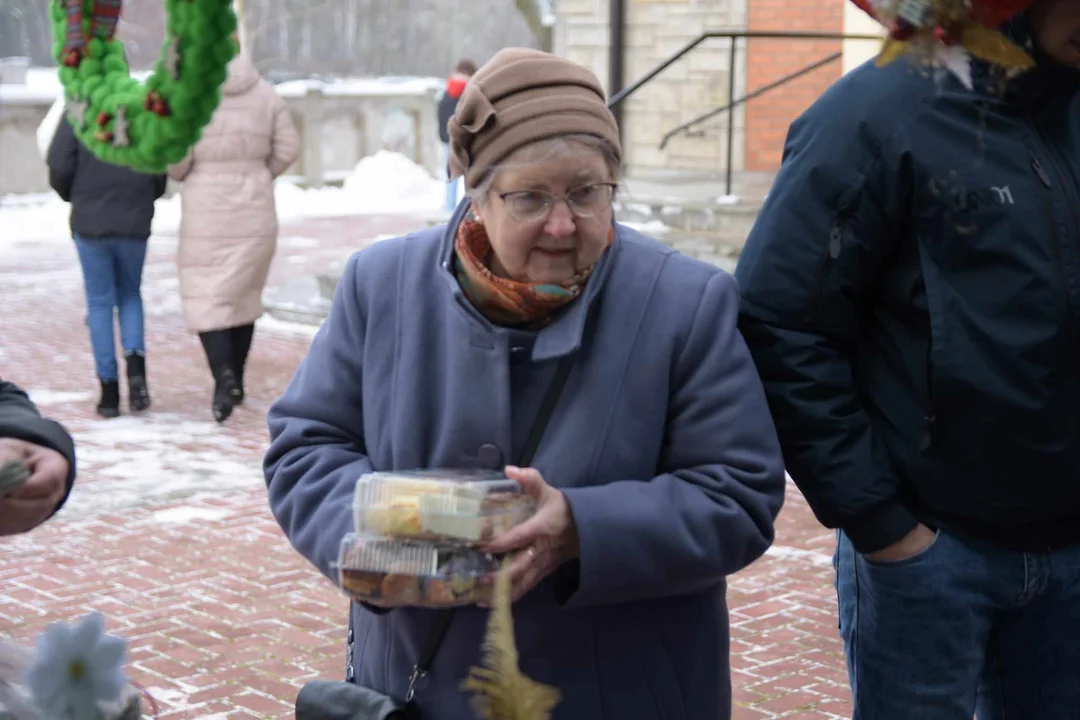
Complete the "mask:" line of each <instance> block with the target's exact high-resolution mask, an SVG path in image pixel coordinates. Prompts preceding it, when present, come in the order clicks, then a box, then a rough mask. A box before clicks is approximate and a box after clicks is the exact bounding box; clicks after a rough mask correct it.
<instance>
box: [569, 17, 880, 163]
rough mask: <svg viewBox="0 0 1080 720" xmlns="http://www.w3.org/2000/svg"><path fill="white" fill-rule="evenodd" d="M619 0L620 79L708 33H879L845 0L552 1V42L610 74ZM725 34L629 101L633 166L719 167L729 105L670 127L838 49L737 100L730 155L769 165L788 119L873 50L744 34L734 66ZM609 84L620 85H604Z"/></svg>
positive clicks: (627, 128) (856, 44) (625, 116)
mask: <svg viewBox="0 0 1080 720" xmlns="http://www.w3.org/2000/svg"><path fill="white" fill-rule="evenodd" d="M613 2H621V3H622V8H623V10H622V13H623V18H624V27H623V39H624V42H623V64H624V71H623V86H626V85H629V84H631V83H632V82H634V81H635V80H637V79H638V78H641V77H642V76H644V75H645V74H647V73H648V72H649V71H650V70H652V69H653V68H654V67H656V66H657V65H658V64H659V63H661V62H663V61H664V60H666V59H668V58H670V57H671V56H672V55H673V54H675V53H677V52H678V51H679V50H680V49H681V48H682V47H684V46H685V45H686V44H687V43H689V42H692V41H693V40H694V39H695V38H697V37H699V36H700V35H701V34H702V33H704V32H707V31H730V32H744V31H749V32H764V33H767V32H790V31H793V30H799V31H817V32H824V33H830V34H836V35H840V34H866V33H879V32H880V28H879V27H878V26H877V25H876V23H874V21H873V20H871V19H870V18H868V17H866V16H865V15H864V14H863V13H862V12H861V11H859V10H858V8H856V7H855V6H854V5H853V4H852V3H851V2H850V0H557V1H556V17H557V24H556V28H555V52H557V53H559V54H561V55H564V56H566V57H568V58H570V59H572V60H575V61H577V62H580V63H582V64H584V65H586V66H587V67H590V68H592V69H593V70H594V71H595V72H596V74H597V75H598V76H599V77H600V78H601V80H602V81H604V82H605V83H606V84H608V85H610V81H609V69H610V68H609V62H610V48H611V39H612V32H611V23H610V20H611V17H612V3H613ZM730 42H731V41H730V40H728V39H727V38H711V39H708V40H705V41H704V42H703V43H702V44H701V45H699V46H698V47H697V48H695V49H694V50H691V51H690V52H689V53H688V54H687V55H685V56H684V57H682V58H681V59H680V60H678V61H676V62H675V63H674V64H673V65H671V66H670V67H668V68H667V69H665V70H664V71H662V72H661V73H660V74H659V75H657V76H656V77H655V78H653V79H652V80H651V81H649V82H648V83H647V84H645V85H644V86H643V87H642V88H641V89H640V90H638V91H637V92H636V93H634V94H633V95H631V96H630V97H629V98H628V99H627V100H625V101H624V103H623V108H622V125H623V142H624V146H625V148H624V151H625V156H626V166H627V169H628V170H629V171H630V172H632V173H635V174H639V175H654V176H655V175H662V174H663V173H668V172H673V171H675V172H680V173H688V172H689V173H699V172H700V173H702V174H703V175H709V174H712V173H722V172H723V171H724V170H725V168H726V167H727V162H728V158H727V155H728V153H727V148H728V136H727V128H728V115H727V113H721V114H719V115H717V116H715V117H713V118H711V119H709V120H707V121H704V122H702V123H701V124H699V125H697V126H695V127H694V128H693V129H692V130H691V131H690V132H686V133H679V134H677V135H675V136H673V137H672V138H671V139H670V140H669V141H668V142H667V144H666V145H665V146H664V147H663V148H661V147H660V146H661V141H662V140H663V138H664V136H665V134H666V133H668V132H670V131H671V130H672V129H674V128H676V127H678V126H679V125H681V124H683V123H685V122H687V121H689V120H692V119H694V118H697V117H699V116H701V115H703V114H705V113H708V112H709V111H711V110H714V109H716V108H718V107H721V106H724V105H726V104H727V103H729V102H730V101H731V97H729V96H730V95H732V93H731V92H730V91H731V90H732V89H733V90H734V93H733V95H734V97H735V98H736V99H738V98H742V97H744V96H745V95H746V94H747V93H752V92H754V91H756V90H758V89H760V88H762V87H763V86H766V85H768V84H770V83H773V82H776V81H777V80H780V79H781V78H783V77H784V76H786V75H788V74H791V73H794V72H797V71H799V70H801V69H803V68H805V67H806V66H808V65H810V64H813V63H816V62H819V61H822V60H824V59H826V58H829V57H830V56H833V55H836V54H841V58H840V59H838V60H835V61H833V62H830V63H828V64H826V65H823V66H822V67H819V68H818V69H816V70H814V71H812V72H810V73H808V74H806V75H804V76H802V77H800V78H799V79H796V80H793V81H791V82H789V83H787V84H785V85H783V86H782V87H779V88H777V89H776V90H773V91H770V92H768V93H765V94H764V95H762V96H761V97H759V98H755V99H752V100H750V101H748V102H746V103H745V104H744V105H741V106H739V107H738V108H737V109H736V112H735V114H734V136H733V143H732V152H731V160H732V163H733V166H734V168H735V169H736V170H746V171H753V172H774V171H775V170H776V169H777V168H778V167H779V164H780V157H781V154H782V151H783V144H784V137H785V135H786V133H787V129H788V126H789V125H790V124H791V122H792V120H794V119H795V118H796V117H797V116H798V115H799V114H800V113H801V112H802V111H803V110H805V109H806V108H807V107H808V106H809V105H810V103H812V102H813V101H814V100H815V99H816V98H817V97H818V96H820V95H821V93H822V92H824V91H825V89H826V88H828V87H829V85H831V84H832V83H833V82H835V81H836V80H837V79H838V78H839V77H840V76H841V74H842V73H843V72H846V71H848V70H850V69H851V68H853V67H855V66H857V65H858V64H860V63H861V62H863V61H864V60H865V59H867V58H869V57H872V56H873V54H874V53H875V52H876V51H877V47H878V44H877V43H876V42H874V41H841V40H791V39H784V40H779V39H755V38H749V39H741V40H739V41H737V44H736V53H735V56H734V59H735V63H734V67H732V66H731V52H730ZM607 89H608V92H609V93H610V92H613V91H614V90H618V89H619V88H610V87H609V88H607Z"/></svg>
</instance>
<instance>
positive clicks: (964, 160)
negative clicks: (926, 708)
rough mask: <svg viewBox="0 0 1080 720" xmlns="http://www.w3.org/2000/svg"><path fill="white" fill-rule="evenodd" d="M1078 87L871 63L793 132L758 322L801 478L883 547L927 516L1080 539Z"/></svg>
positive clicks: (1033, 544) (825, 504)
mask: <svg viewBox="0 0 1080 720" xmlns="http://www.w3.org/2000/svg"><path fill="white" fill-rule="evenodd" d="M991 80H992V78H991V77H990V74H989V71H988V70H987V69H985V68H976V83H977V87H984V88H985V87H987V86H988V85H990V84H991ZM1078 90H1080V84H1078V82H1077V75H1076V74H1075V73H1073V72H1072V71H1069V70H1066V69H1064V68H1060V67H1058V66H1055V65H1054V64H1053V63H1052V62H1050V61H1049V60H1047V59H1045V58H1040V59H1039V66H1038V69H1036V70H1035V71H1032V72H1031V73H1029V74H1028V75H1025V76H1023V77H1021V78H1020V79H1018V80H1016V81H1013V82H1012V83H1011V84H1010V85H1009V86H1008V89H1007V90H1006V92H1005V93H1004V95H1003V96H1002V95H1001V94H998V95H995V94H994V93H991V92H989V91H979V90H976V91H975V92H970V91H967V90H965V89H964V88H963V86H961V85H960V84H959V82H957V81H956V80H955V79H954V78H952V77H951V76H948V77H945V78H944V79H939V80H935V79H933V78H929V77H926V76H925V73H922V72H919V71H916V70H913V69H912V68H911V67H910V66H909V65H908V64H907V63H906V62H904V61H898V62H895V63H893V64H892V65H890V66H888V67H887V68H885V69H877V68H875V67H874V66H873V65H872V64H868V65H866V66H864V67H862V68H860V69H857V70H856V71H854V72H852V73H850V74H849V75H847V76H846V77H844V78H843V79H841V80H840V81H839V82H837V83H836V84H835V85H834V86H833V87H832V88H831V89H830V90H829V91H828V92H827V93H826V94H825V95H824V96H822V97H821V99H820V100H819V101H818V102H817V103H816V104H815V105H814V106H813V107H812V108H810V110H809V111H807V112H806V114H805V115H803V116H802V117H801V118H800V119H799V120H798V121H796V122H795V124H794V125H793V126H792V128H791V132H790V134H789V136H788V140H787V145H786V147H785V151H784V161H783V166H782V168H781V170H780V173H779V176H778V177H777V179H776V184H775V185H774V187H773V189H772V191H771V192H770V193H769V196H768V199H767V201H766V203H765V205H764V207H763V208H762V212H761V215H760V218H759V219H758V222H757V224H756V226H755V227H754V230H753V232H752V233H751V235H750V237H749V239H748V240H747V243H746V248H745V250H744V252H743V254H742V256H741V257H740V260H739V265H738V271H737V273H736V276H737V279H738V280H739V283H740V286H741V290H742V295H743V302H742V315H741V320H740V329H741V330H742V332H743V334H744V335H745V337H746V339H747V342H748V343H749V345H750V348H751V351H752V353H753V355H754V359H755V361H756V364H757V368H758V371H759V372H760V373H761V375H762V379H763V380H764V382H765V387H766V391H767V393H768V397H769V402H770V406H771V409H772V412H773V415H774V418H775V420H776V424H777V428H778V430H779V433H780V438H781V441H782V443H783V447H784V456H785V460H786V463H787V468H788V471H789V472H790V474H791V475H792V477H793V478H794V480H795V482H796V483H797V484H798V485H799V487H800V488H801V489H802V491H803V494H804V495H805V496H806V498H807V500H808V501H809V502H810V505H811V506H812V507H813V509H814V512H815V513H816V514H817V517H818V519H819V520H820V521H821V522H822V523H824V524H825V525H826V526H828V527H831V528H834V527H839V528H842V529H844V530H845V531H846V533H847V534H848V535H849V536H850V537H851V539H852V541H853V543H854V544H855V547H856V548H857V549H858V550H859V551H861V552H864V553H866V552H872V551H875V550H878V549H880V548H883V547H885V546H887V545H889V544H891V543H893V542H895V541H896V540H898V539H900V538H901V537H903V536H904V535H905V534H906V533H907V532H909V531H910V530H911V529H912V528H913V527H914V526H915V524H916V521H922V522H924V523H926V524H928V525H930V526H931V527H938V528H941V529H944V530H946V531H949V532H952V533H955V534H957V535H958V536H960V537H966V538H968V539H975V540H984V541H986V542H989V543H992V544H994V545H997V546H999V547H1005V548H1013V549H1018V550H1032V551H1036V550H1044V549H1047V548H1056V547H1061V546H1065V545H1069V544H1073V543H1077V542H1080V482H1078V479H1080V475H1078V473H1080V413H1078V410H1077V408H1080V335H1078V331H1080V243H1078V238H1080V92H1078Z"/></svg>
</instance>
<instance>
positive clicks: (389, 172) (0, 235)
mask: <svg viewBox="0 0 1080 720" xmlns="http://www.w3.org/2000/svg"><path fill="white" fill-rule="evenodd" d="M275 195H276V198H277V208H278V220H279V221H280V222H282V223H288V222H296V221H298V220H303V219H304V218H317V217H341V216H348V215H411V214H416V215H428V214H430V213H438V212H441V211H442V208H443V203H444V202H445V196H446V191H445V185H444V184H443V182H442V181H441V180H437V179H436V178H434V177H432V176H431V174H430V173H429V172H428V171H427V170H425V169H424V168H423V167H422V166H420V165H417V164H416V163H414V162H413V161H412V160H410V159H409V158H407V157H406V156H404V155H402V154H401V153H395V152H389V151H386V150H383V151H380V152H378V153H376V154H375V155H371V156H368V157H365V158H364V159H362V160H361V161H360V162H359V163H357V165H356V167H355V168H354V169H353V171H352V173H350V174H349V176H348V177H347V178H346V179H345V182H344V186H343V187H340V188H337V187H324V188H311V189H304V188H301V187H298V186H296V185H294V184H292V183H290V182H287V181H284V180H281V181H278V183H277V185H276V189H275ZM69 213H70V209H69V208H68V205H67V203H65V202H63V201H62V200H60V198H58V197H57V196H56V195H55V194H51V193H50V194H34V195H5V196H0V248H3V247H13V246H15V245H17V244H24V243H25V244H29V243H41V242H49V241H53V242H57V241H63V242H68V241H70V239H71V231H70V230H69V228H68V216H69ZM179 227H180V196H179V195H173V196H172V197H170V198H167V199H162V200H159V201H158V202H157V206H156V208H155V213H154V234H155V235H176V233H177V231H178V229H179Z"/></svg>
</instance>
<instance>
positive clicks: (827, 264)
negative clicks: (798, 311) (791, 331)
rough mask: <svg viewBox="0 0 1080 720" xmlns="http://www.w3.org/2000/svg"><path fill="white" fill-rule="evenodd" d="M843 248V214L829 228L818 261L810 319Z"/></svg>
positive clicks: (809, 311) (809, 310) (808, 309)
mask: <svg viewBox="0 0 1080 720" xmlns="http://www.w3.org/2000/svg"><path fill="white" fill-rule="evenodd" d="M843 249H844V219H843V217H842V216H837V217H836V219H835V220H833V224H832V226H831V227H830V228H829V242H828V243H827V244H826V245H825V249H824V250H823V251H822V253H821V260H820V261H819V262H818V267H817V272H816V273H815V274H814V288H813V293H812V294H811V295H810V302H809V304H808V305H807V308H806V319H807V320H808V321H809V320H812V319H813V317H814V315H815V314H816V313H817V306H818V302H820V301H821V296H822V294H824V292H825V281H826V278H827V276H828V274H829V268H831V267H832V264H833V261H835V260H836V259H837V258H838V257H840V253H841V252H843Z"/></svg>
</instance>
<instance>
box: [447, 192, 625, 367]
mask: <svg viewBox="0 0 1080 720" xmlns="http://www.w3.org/2000/svg"><path fill="white" fill-rule="evenodd" d="M470 207H471V203H470V202H469V200H468V199H466V200H464V201H463V202H461V203H460V204H459V205H458V207H457V210H455V211H454V214H453V215H452V216H451V218H450V222H449V223H448V224H447V225H446V227H445V228H444V229H443V234H442V245H441V248H440V251H439V275H441V276H442V277H443V279H444V281H445V282H446V283H447V284H448V289H449V291H450V297H451V301H452V302H454V303H456V304H457V305H458V306H459V307H461V308H462V309H463V310H464V311H465V312H466V313H467V314H468V315H469V317H470V319H471V320H472V321H473V322H474V323H478V324H479V325H480V327H481V328H482V329H483V330H484V331H486V332H487V333H489V334H503V333H507V332H509V331H508V330H507V329H506V328H501V327H499V326H497V325H494V324H492V323H491V322H490V321H489V320H488V319H487V318H485V317H484V316H483V314H481V313H480V311H479V310H477V309H476V308H475V307H473V305H472V303H471V302H469V299H468V298H467V297H466V296H465V293H464V291H462V289H461V286H460V285H459V284H458V281H457V277H456V276H455V275H454V267H453V262H454V238H455V237H456V235H457V228H458V225H460V224H461V222H462V220H464V219H465V217H466V216H467V215H468V214H469V209H470ZM623 232H624V229H623V228H622V226H620V225H619V224H618V223H615V239H614V240H613V241H612V243H611V246H610V247H609V248H608V249H607V251H606V252H605V253H604V254H603V255H602V256H601V257H600V260H599V261H598V262H597V263H596V269H595V270H593V274H592V275H591V276H590V277H589V281H588V282H587V283H586V284H585V291H584V292H583V293H582V294H581V297H579V298H578V299H577V300H575V301H574V302H573V303H571V304H570V305H569V306H567V308H566V311H565V312H563V313H562V314H561V315H560V316H559V318H558V319H557V320H555V322H553V323H551V324H550V325H548V326H547V327H545V328H544V329H542V330H540V331H539V332H537V334H536V343H535V344H534V345H533V352H532V359H533V361H534V362H542V361H546V360H552V359H555V358H560V357H563V356H564V355H569V354H570V353H573V352H576V351H577V350H579V349H580V348H581V345H582V340H583V338H584V336H585V325H586V321H587V320H588V318H589V317H590V315H592V314H593V313H592V309H593V307H594V306H595V305H596V304H597V301H598V299H599V297H600V293H601V292H602V291H603V288H604V285H605V284H606V283H607V278H608V275H610V274H611V268H612V266H613V265H614V264H615V260H616V257H617V255H618V253H619V246H620V244H621V243H620V240H621V238H620V236H621V235H622V234H623Z"/></svg>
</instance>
